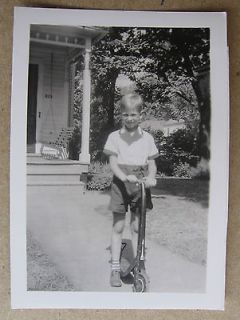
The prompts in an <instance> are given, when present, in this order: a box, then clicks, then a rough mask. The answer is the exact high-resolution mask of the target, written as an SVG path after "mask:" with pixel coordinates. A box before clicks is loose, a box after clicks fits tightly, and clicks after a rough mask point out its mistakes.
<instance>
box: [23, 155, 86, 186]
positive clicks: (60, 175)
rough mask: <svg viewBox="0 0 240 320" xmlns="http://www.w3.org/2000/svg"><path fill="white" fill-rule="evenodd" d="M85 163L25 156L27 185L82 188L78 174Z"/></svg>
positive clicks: (81, 171) (82, 169)
mask: <svg viewBox="0 0 240 320" xmlns="http://www.w3.org/2000/svg"><path fill="white" fill-rule="evenodd" d="M87 169H88V166H87V165H84V164H80V163H79V162H78V161H73V160H48V159H44V158H42V157H41V156H39V155H35V154H30V155H28V156H27V185H28V186H45V185H46V186H78V187H80V188H82V189H83V188H84V183H83V182H82V181H80V175H81V173H83V172H86V171H87Z"/></svg>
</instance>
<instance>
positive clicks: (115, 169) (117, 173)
mask: <svg viewBox="0 0 240 320" xmlns="http://www.w3.org/2000/svg"><path fill="white" fill-rule="evenodd" d="M109 164H110V167H111V170H112V172H113V174H114V175H115V176H116V177H118V178H119V179H120V180H122V181H123V182H126V181H128V182H131V183H135V182H137V181H138V179H137V177H136V176H134V175H128V176H127V175H126V174H125V173H124V172H123V171H122V170H121V169H120V168H119V165H118V163H117V156H115V155H110V156H109Z"/></svg>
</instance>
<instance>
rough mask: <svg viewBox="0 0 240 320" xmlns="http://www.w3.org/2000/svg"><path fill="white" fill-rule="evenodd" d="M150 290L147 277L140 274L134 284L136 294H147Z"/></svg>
mask: <svg viewBox="0 0 240 320" xmlns="http://www.w3.org/2000/svg"><path fill="white" fill-rule="evenodd" d="M147 289H148V280H147V278H146V276H144V275H143V274H141V273H139V274H138V275H137V276H135V279H134V283H133V291H134V292H146V291H147Z"/></svg>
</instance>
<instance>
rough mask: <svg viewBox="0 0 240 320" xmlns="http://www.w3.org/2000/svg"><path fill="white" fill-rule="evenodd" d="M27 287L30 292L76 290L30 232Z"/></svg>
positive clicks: (28, 239)
mask: <svg viewBox="0 0 240 320" xmlns="http://www.w3.org/2000/svg"><path fill="white" fill-rule="evenodd" d="M27 287H28V290H38V291H44V290H45V291H55V290H61V291H72V290H74V286H73V285H72V284H71V283H69V281H68V279H67V278H66V277H65V276H64V275H62V274H61V273H60V272H59V270H58V269H57V267H56V266H55V264H53V263H52V262H51V261H50V259H49V257H48V256H47V255H46V254H45V253H44V252H43V250H42V248H41V246H40V245H39V243H38V242H37V241H36V240H35V239H33V237H32V235H31V234H30V232H28V233H27Z"/></svg>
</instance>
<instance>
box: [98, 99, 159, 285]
mask: <svg viewBox="0 0 240 320" xmlns="http://www.w3.org/2000/svg"><path fill="white" fill-rule="evenodd" d="M120 107H121V117H122V128H121V129H120V130H117V131H114V132H112V133H111V134H110V135H109V136H108V139H107V142H106V144H105V147H104V153H105V154H107V155H109V162H110V167H111V169H112V171H113V174H114V176H113V182H112V188H111V202H110V208H111V210H112V212H113V229H112V238H111V254H112V260H111V262H112V267H111V277H110V284H111V286H113V287H120V286H121V279H120V253H121V243H122V233H123V230H124V224H125V214H126V211H127V210H128V206H130V209H131V231H132V243H133V247H134V251H135V252H134V253H135V254H136V247H137V236H138V219H139V212H138V207H139V199H140V196H139V189H138V186H137V183H138V181H139V179H143V178H144V180H145V186H146V188H149V187H151V186H154V185H155V184H156V180H155V175H156V165H155V160H154V159H155V158H156V157H158V150H157V148H156V145H155V143H154V139H153V137H152V136H151V135H150V134H149V133H147V132H146V131H144V130H142V129H141V128H140V127H139V123H140V120H141V111H142V107H143V101H142V98H141V97H140V96H139V95H138V94H128V95H125V96H123V97H122V99H121V104H120ZM149 197H151V196H150V192H149V189H148V192H147V206H148V208H150V209H152V205H151V198H150V199H149Z"/></svg>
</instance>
